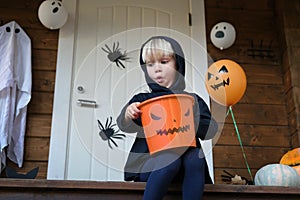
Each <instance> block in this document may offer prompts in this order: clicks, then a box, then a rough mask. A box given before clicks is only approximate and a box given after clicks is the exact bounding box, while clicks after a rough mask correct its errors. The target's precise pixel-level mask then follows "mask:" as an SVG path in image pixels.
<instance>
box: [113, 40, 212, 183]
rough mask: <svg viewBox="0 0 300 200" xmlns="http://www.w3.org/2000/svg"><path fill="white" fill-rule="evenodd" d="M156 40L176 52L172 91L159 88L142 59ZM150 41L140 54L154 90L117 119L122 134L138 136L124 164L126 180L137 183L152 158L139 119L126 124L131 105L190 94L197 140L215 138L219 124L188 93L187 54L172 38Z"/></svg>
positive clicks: (209, 180)
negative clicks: (148, 45) (167, 96)
mask: <svg viewBox="0 0 300 200" xmlns="http://www.w3.org/2000/svg"><path fill="white" fill-rule="evenodd" d="M155 38H161V39H164V40H166V41H168V42H170V44H171V46H172V48H173V50H174V53H175V55H174V56H175V61H176V67H177V68H176V70H177V72H178V74H177V78H176V80H175V82H174V83H173V85H172V86H171V87H170V88H166V87H163V86H160V85H158V84H157V83H155V82H154V81H153V80H152V79H151V78H150V77H149V75H148V73H147V69H146V64H145V63H144V61H143V59H142V49H143V48H144V46H145V44H146V43H147V42H148V41H150V40H152V39H155ZM148 41H146V42H145V43H144V44H143V45H142V47H141V53H140V65H141V67H142V70H143V72H144V74H145V79H146V82H147V84H148V86H149V88H150V89H151V92H150V93H139V94H137V95H135V96H133V98H132V99H131V100H130V101H129V102H128V103H127V105H125V106H124V108H123V109H122V111H121V113H120V115H119V116H118V118H117V124H118V126H119V128H120V130H122V131H123V132H126V133H137V135H136V138H135V141H134V143H133V145H132V148H131V150H130V153H129V156H128V159H127V162H126V164H125V168H124V171H125V172H124V179H125V180H126V181H132V180H133V181H138V180H139V174H140V171H141V167H142V166H143V164H144V162H145V161H146V160H147V159H148V158H149V156H150V154H149V150H148V146H147V142H146V139H145V135H144V131H143V127H142V123H141V119H140V118H138V119H136V120H132V121H131V123H129V124H124V123H123V121H124V116H125V111H126V108H127V106H128V105H130V104H131V103H134V102H143V101H145V100H148V99H151V98H154V97H158V96H162V95H168V94H189V95H191V96H193V97H194V98H195V104H194V106H193V112H194V122H195V129H196V130H195V132H196V138H200V139H202V140H206V139H212V138H213V137H214V135H215V134H216V132H217V123H216V122H215V120H214V119H212V117H211V113H210V111H209V108H208V106H207V105H206V103H205V102H204V100H203V99H202V98H200V97H199V96H198V95H197V94H195V93H188V92H185V91H184V90H185V80H184V76H185V59H184V54H183V51H182V48H181V46H180V45H179V44H178V43H177V41H175V40H174V39H172V38H169V37H165V36H155V37H152V38H150V39H149V40H148ZM196 146H197V147H198V148H201V144H200V142H199V140H198V139H197V140H196ZM206 172H207V173H208V169H207V166H206ZM206 182H207V183H211V179H210V177H209V176H206Z"/></svg>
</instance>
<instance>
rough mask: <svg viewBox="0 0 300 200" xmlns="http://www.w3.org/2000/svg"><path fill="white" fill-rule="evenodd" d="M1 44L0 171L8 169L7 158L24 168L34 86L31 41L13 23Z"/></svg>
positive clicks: (0, 30)
mask: <svg viewBox="0 0 300 200" xmlns="http://www.w3.org/2000/svg"><path fill="white" fill-rule="evenodd" d="M0 44H1V45H0V80H1V81H0V121H1V123H0V150H1V153H0V160H1V164H2V166H0V168H1V167H5V166H6V156H7V157H8V158H9V159H10V160H11V161H13V162H14V163H16V164H18V166H19V167H22V164H23V155H24V137H25V131H26V115H27V105H28V103H29V101H30V99H31V85H32V75H31V40H30V38H29V37H28V35H27V34H26V33H25V32H24V30H23V29H22V28H21V27H20V26H19V24H17V23H16V22H15V21H12V22H9V23H7V24H5V25H3V26H1V27H0ZM6 147H7V149H6V151H5V150H4V149H5V148H6ZM6 154H7V155H6Z"/></svg>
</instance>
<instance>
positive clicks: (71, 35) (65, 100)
mask: <svg viewBox="0 0 300 200" xmlns="http://www.w3.org/2000/svg"><path fill="white" fill-rule="evenodd" d="M204 1H205V0H190V5H191V6H190V12H191V13H192V14H193V25H192V26H191V38H192V39H197V38H198V39H199V38H201V40H200V41H201V43H200V45H201V46H202V47H203V48H204V49H206V48H207V45H206V27H205V12H204V11H205V7H204ZM63 4H64V6H65V7H66V10H67V11H68V20H67V22H66V24H65V25H64V26H63V27H62V28H61V29H60V30H59V41H58V51H57V63H56V79H55V90H54V102H53V113H52V125H51V137H50V147H49V158H48V171H47V179H55V180H65V179H66V164H67V162H66V161H67V156H68V155H67V153H68V146H69V144H68V141H69V138H68V137H69V133H70V130H69V124H70V120H71V91H72V86H73V85H72V84H73V80H72V74H73V65H74V59H73V56H74V54H73V51H70V49H74V45H75V37H76V32H75V31H76V30H75V28H76V17H77V16H76V13H77V5H78V0H63ZM199 11H203V12H199ZM196 41H199V40H196ZM193 58H196V59H197V58H199V56H195V57H194V56H193ZM201 59H202V60H201V62H204V63H205V65H206V64H207V60H203V59H206V56H204V58H201ZM197 85H198V84H195V86H196V87H197ZM199 87H201V86H199ZM195 89H196V90H197V89H198V91H199V88H195ZM202 97H203V99H204V100H205V101H206V103H207V104H208V103H209V96H208V94H207V95H206V96H202ZM208 105H209V104H208ZM209 159H211V162H212V155H211V156H210V158H209ZM212 170H213V169H210V172H211V175H213V171H212Z"/></svg>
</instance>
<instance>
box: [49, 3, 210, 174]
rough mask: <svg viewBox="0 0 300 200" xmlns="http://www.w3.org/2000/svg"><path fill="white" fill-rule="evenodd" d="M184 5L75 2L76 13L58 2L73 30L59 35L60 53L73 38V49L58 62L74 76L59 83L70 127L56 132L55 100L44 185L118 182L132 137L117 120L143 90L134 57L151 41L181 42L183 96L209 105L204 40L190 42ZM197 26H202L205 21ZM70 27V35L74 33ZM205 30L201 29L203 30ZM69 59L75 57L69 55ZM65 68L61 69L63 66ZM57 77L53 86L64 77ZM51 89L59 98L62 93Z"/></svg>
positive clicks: (67, 4)
mask: <svg viewBox="0 0 300 200" xmlns="http://www.w3.org/2000/svg"><path fill="white" fill-rule="evenodd" d="M189 2H190V1H187V0H164V1H160V0H152V1H147V0H139V1H136V0H110V1H108V0H78V1H76V4H75V5H74V2H70V1H64V2H63V3H65V5H66V7H68V6H69V8H70V9H71V10H73V13H71V14H70V16H69V18H70V17H74V19H73V20H74V23H73V26H71V25H70V26H69V27H68V25H66V27H63V29H64V30H63V29H62V30H61V35H60V41H61V43H60V45H63V43H64V42H66V41H65V40H68V39H66V37H67V38H69V40H71V39H70V38H73V42H71V43H70V42H69V43H68V44H71V45H69V46H70V48H69V49H68V48H67V47H66V46H64V45H63V46H62V47H61V49H63V50H61V51H59V59H64V57H63V56H62V55H65V56H68V54H69V55H70V56H71V57H72V59H70V58H69V59H70V61H69V64H71V65H72V67H71V68H72V69H71V70H70V71H71V72H72V76H71V77H69V78H66V79H64V78H62V77H61V79H62V80H63V79H64V80H66V82H68V81H67V80H68V79H69V80H70V82H71V84H70V87H69V93H68V94H69V95H70V96H69V98H68V100H69V110H68V116H67V119H68V127H67V128H65V129H63V127H60V126H61V125H57V124H56V123H62V122H61V121H60V122H58V121H59V118H60V117H61V114H57V113H55V111H56V110H57V109H58V110H59V108H58V107H59V105H58V104H59V103H58V102H57V101H59V98H60V97H59V95H56V96H58V97H56V99H55V102H57V103H55V104H54V113H53V127H52V135H51V147H50V155H49V167H48V178H50V179H72V180H123V167H124V164H125V161H126V158H127V155H128V153H129V150H130V147H131V145H132V142H133V140H134V135H132V136H130V135H128V134H126V136H125V134H124V133H122V132H121V131H119V130H118V127H117V126H116V118H117V116H118V114H119V113H120V110H121V109H122V107H123V106H124V105H125V104H126V102H127V101H128V100H129V99H130V98H131V97H132V96H133V95H134V94H136V93H138V92H142V91H145V90H148V88H147V84H146V83H145V81H144V76H143V73H142V71H141V69H140V66H139V50H140V46H141V44H142V43H143V42H145V41H146V40H147V39H148V38H149V37H151V36H153V35H167V36H170V37H173V38H175V39H176V40H178V41H179V43H180V44H181V45H182V46H183V50H184V52H185V55H186V61H187V73H186V74H187V75H186V81H187V86H188V88H187V90H188V91H195V92H197V93H198V94H200V95H201V96H202V97H203V98H204V99H205V100H206V101H207V100H208V95H207V93H206V92H205V90H204V88H205V87H204V73H205V69H206V67H207V63H206V53H205V47H206V46H205V45H204V46H203V45H201V44H205V37H204V38H201V37H199V38H197V40H194V39H193V33H192V28H191V27H190V26H189V20H188V16H189V12H190V6H192V5H190V4H189ZM192 2H193V1H192ZM197 5H200V6H202V5H203V2H202V4H201V3H200V4H199V2H197V3H195V6H197ZM198 9H199V8H198ZM202 12H204V11H203V10H202ZM69 20H70V19H69ZM201 20H203V22H204V19H201ZM201 20H199V19H198V20H195V22H197V21H198V22H201ZM194 26H195V27H199V26H200V25H199V24H198V25H194ZM70 27H72V28H74V32H73V33H71V32H70V31H72V30H70ZM202 28H203V29H205V27H204V23H203V24H202ZM64 34H65V36H66V37H64ZM68 34H69V35H68ZM204 36H205V35H204ZM203 48H204V49H203ZM70 51H72V52H73V53H72V54H70ZM199 57H202V59H201V60H199ZM117 58H119V59H117ZM65 62H66V61H61V63H62V64H64V65H65ZM199 62H202V63H201V64H200V63H199ZM59 63H60V62H59V61H58V66H57V67H58V70H59V67H66V66H59ZM196 63H197V64H196ZM57 73H58V74H57V82H58V81H59V80H60V79H59V78H60V77H59V76H62V74H59V72H57ZM62 82H63V81H62ZM56 87H57V88H56V93H58V92H59V91H57V90H60V89H59V88H58V86H57V85H56ZM57 98H58V99H57ZM64 98H66V97H64ZM61 100H63V98H62V97H61ZM58 110H57V112H59V111H58ZM60 111H62V110H60ZM57 115H60V117H57ZM58 129H60V130H67V133H66V135H65V136H58V135H57V133H56V132H55V131H57V130H58ZM61 139H62V140H63V141H65V144H64V143H63V142H61ZM57 143H60V144H62V145H63V146H59V145H58V144H57ZM59 147H60V148H63V147H65V151H64V155H63V156H61V155H59V156H61V157H62V158H64V161H63V162H61V163H58V165H60V166H61V167H63V169H61V171H62V170H64V171H63V172H57V171H55V170H58V167H57V166H54V165H55V163H54V162H57V161H58V159H59V158H58V157H56V158H55V154H56V152H57V149H56V148H59ZM56 156H57V155H56ZM62 175H63V177H62Z"/></svg>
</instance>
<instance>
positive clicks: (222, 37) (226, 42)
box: [210, 22, 236, 50]
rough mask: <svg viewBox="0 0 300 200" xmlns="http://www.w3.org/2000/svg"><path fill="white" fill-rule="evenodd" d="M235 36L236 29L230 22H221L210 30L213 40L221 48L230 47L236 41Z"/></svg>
mask: <svg viewBox="0 0 300 200" xmlns="http://www.w3.org/2000/svg"><path fill="white" fill-rule="evenodd" d="M235 37H236V33H235V29H234V27H233V26H232V25H231V24H230V23H228V22H219V23H217V24H216V25H214V27H213V28H212V29H211V31H210V39H211V42H212V43H213V45H215V46H216V47H217V48H219V49H221V50H223V49H227V48H229V47H230V46H231V45H232V44H233V43H234V41H235Z"/></svg>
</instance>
